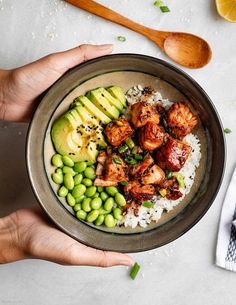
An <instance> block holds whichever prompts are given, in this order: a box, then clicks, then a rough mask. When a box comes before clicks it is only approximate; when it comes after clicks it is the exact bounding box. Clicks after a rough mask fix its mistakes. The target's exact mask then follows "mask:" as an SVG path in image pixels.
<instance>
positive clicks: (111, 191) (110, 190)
mask: <svg viewBox="0 0 236 305" xmlns="http://www.w3.org/2000/svg"><path fill="white" fill-rule="evenodd" d="M106 192H107V193H108V194H109V195H110V196H112V197H113V196H115V194H116V193H118V189H117V188H116V187H115V186H107V187H106Z"/></svg>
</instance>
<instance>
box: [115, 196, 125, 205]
mask: <svg viewBox="0 0 236 305" xmlns="http://www.w3.org/2000/svg"><path fill="white" fill-rule="evenodd" d="M115 201H116V203H117V204H118V205H119V206H121V207H123V206H125V205H126V200H125V197H124V196H123V195H122V194H121V193H116V194H115Z"/></svg>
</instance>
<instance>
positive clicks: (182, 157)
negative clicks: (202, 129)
mask: <svg viewBox="0 0 236 305" xmlns="http://www.w3.org/2000/svg"><path fill="white" fill-rule="evenodd" d="M190 152H191V147H190V146H189V145H188V144H186V143H181V142H179V141H178V140H175V139H173V138H170V139H169V140H168V141H167V142H166V143H165V144H164V145H163V146H162V147H161V149H160V150H159V151H158V152H157V154H156V158H157V164H158V165H159V166H160V167H161V168H162V169H167V170H169V171H173V172H178V171H179V170H180V169H181V168H182V167H183V166H184V164H185V162H186V160H187V159H188V156H189V154H190Z"/></svg>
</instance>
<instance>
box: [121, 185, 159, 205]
mask: <svg viewBox="0 0 236 305" xmlns="http://www.w3.org/2000/svg"><path fill="white" fill-rule="evenodd" d="M124 191H125V193H126V195H128V196H130V197H131V198H132V199H136V200H137V201H140V202H142V201H144V200H148V199H151V198H152V196H153V195H154V193H155V188H154V186H153V185H141V184H140V183H139V182H137V181H134V180H133V181H130V182H129V183H128V184H127V185H126V186H125V187H124Z"/></svg>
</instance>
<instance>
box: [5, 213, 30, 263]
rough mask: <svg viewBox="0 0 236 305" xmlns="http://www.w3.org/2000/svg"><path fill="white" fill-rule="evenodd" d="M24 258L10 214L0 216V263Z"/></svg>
mask: <svg viewBox="0 0 236 305" xmlns="http://www.w3.org/2000/svg"><path fill="white" fill-rule="evenodd" d="M24 258H26V255H25V253H24V251H22V250H21V249H20V247H19V244H18V237H17V228H16V225H15V224H14V222H13V221H12V220H11V218H10V216H7V217H4V218H0V264H4V263H10V262H14V261H17V260H20V259H24Z"/></svg>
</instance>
